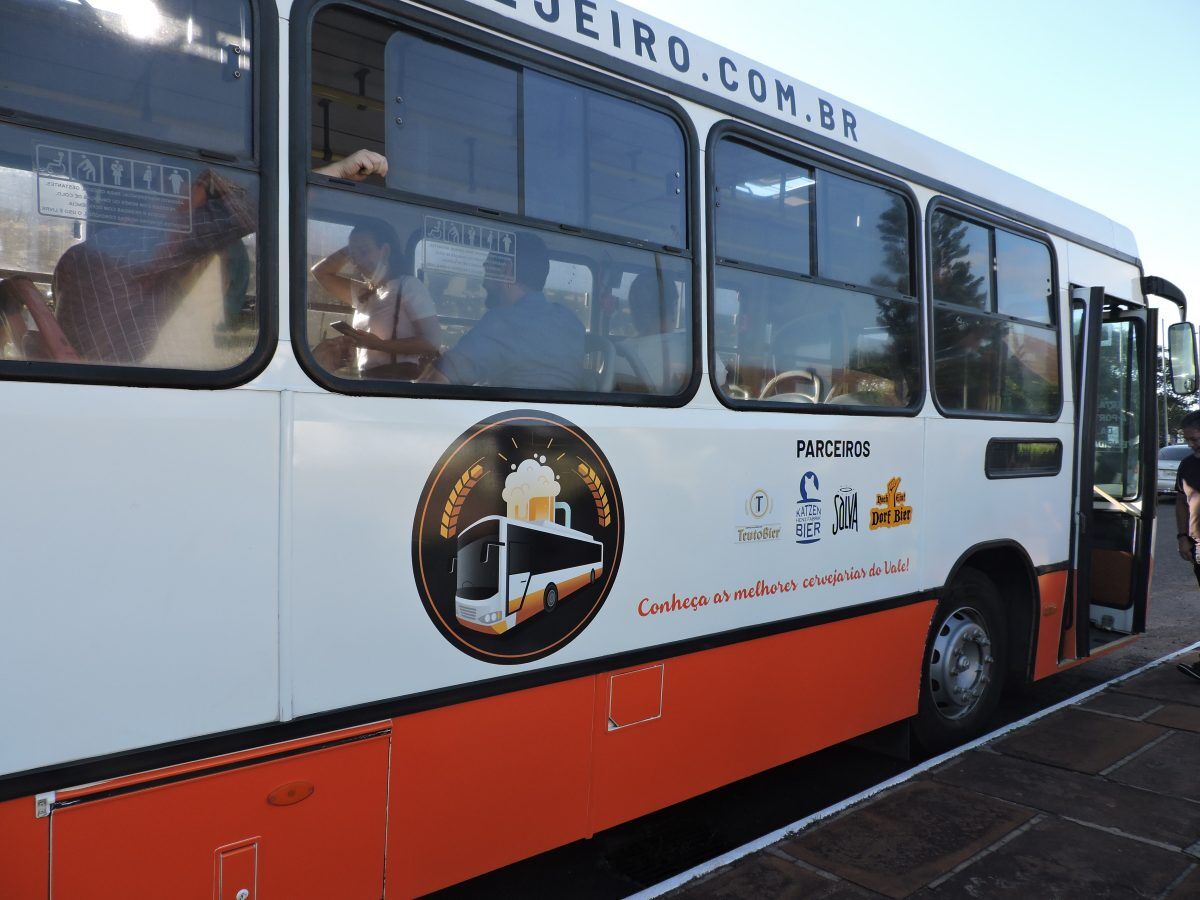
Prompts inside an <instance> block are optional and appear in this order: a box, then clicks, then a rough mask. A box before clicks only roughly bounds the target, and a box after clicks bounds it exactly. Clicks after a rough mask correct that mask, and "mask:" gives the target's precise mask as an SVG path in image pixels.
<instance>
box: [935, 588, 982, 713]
mask: <svg viewBox="0 0 1200 900" xmlns="http://www.w3.org/2000/svg"><path fill="white" fill-rule="evenodd" d="M994 664H995V658H994V657H993V656H992V639H991V637H990V636H989V635H988V632H987V625H986V624H985V622H984V619H983V617H982V616H981V615H980V614H979V612H978V610H974V609H971V608H970V607H966V606H964V607H961V608H959V609H956V610H955V611H954V612H952V613H950V615H948V616H947V617H946V618H945V620H944V621H943V622H942V625H941V627H940V628H939V629H938V633H937V635H936V636H935V637H934V639H933V647H932V648H931V649H930V653H929V689H930V693H931V694H932V695H933V702H934V705H935V706H936V707H937V710H938V712H940V713H941V714H942V715H943V716H945V717H946V718H947V719H961V718H963V717H964V716H967V715H970V714H971V712H972V711H973V710H974V709H975V708H976V707H977V706H978V705H979V702H980V701H981V700H982V699H983V695H984V694H985V693H986V692H987V686H988V685H989V684H990V683H991V681H992V667H993V665H994Z"/></svg>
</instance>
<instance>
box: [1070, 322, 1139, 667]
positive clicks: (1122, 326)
mask: <svg viewBox="0 0 1200 900" xmlns="http://www.w3.org/2000/svg"><path fill="white" fill-rule="evenodd" d="M1102 310H1103V311H1102V317H1101V320H1100V322H1099V329H1098V332H1093V334H1094V335H1095V338H1096V346H1095V355H1094V357H1091V358H1087V357H1085V361H1084V363H1083V370H1084V381H1083V389H1084V391H1085V392H1088V391H1090V392H1093V397H1092V398H1086V399H1085V401H1084V402H1082V403H1081V405H1080V416H1081V417H1082V416H1084V415H1086V414H1087V411H1088V406H1089V405H1090V404H1089V403H1088V402H1087V401H1089V400H1090V401H1091V402H1094V415H1093V416H1091V417H1090V431H1091V434H1090V435H1086V431H1087V430H1088V429H1085V430H1083V431H1081V440H1080V443H1079V448H1078V452H1079V453H1081V454H1082V453H1090V454H1091V455H1092V459H1091V467H1090V468H1091V472H1090V473H1088V472H1087V471H1086V470H1087V469H1088V468H1089V467H1087V466H1084V467H1081V469H1080V472H1081V475H1082V476H1083V477H1081V479H1080V498H1081V500H1082V501H1083V502H1082V503H1081V507H1082V508H1081V513H1082V515H1083V516H1084V517H1086V522H1084V523H1083V528H1084V531H1085V532H1086V534H1085V535H1084V537H1085V540H1084V541H1083V542H1082V543H1081V545H1080V551H1081V552H1080V556H1079V558H1080V559H1081V560H1082V561H1083V562H1084V563H1085V564H1086V565H1087V567H1088V572H1087V573H1086V577H1081V578H1080V579H1079V587H1080V596H1079V598H1078V599H1079V606H1080V609H1081V611H1082V607H1083V606H1084V604H1086V607H1087V621H1088V623H1089V629H1088V634H1086V635H1084V634H1082V633H1080V634H1078V635H1077V645H1078V646H1077V650H1078V653H1079V655H1087V654H1088V653H1090V652H1092V651H1094V650H1096V649H1098V648H1100V647H1102V646H1104V645H1105V644H1106V643H1109V642H1110V641H1113V640H1115V639H1117V638H1119V637H1121V636H1123V635H1128V634H1136V633H1139V632H1142V631H1144V630H1145V618H1146V601H1147V597H1148V593H1149V582H1150V551H1151V546H1150V544H1151V540H1152V532H1153V525H1154V502H1155V495H1154V491H1153V485H1152V484H1151V479H1152V478H1153V458H1152V457H1153V453H1154V451H1155V447H1154V441H1153V435H1154V433H1155V429H1154V422H1153V419H1152V418H1151V417H1152V416H1153V415H1154V410H1155V406H1154V394H1153V391H1154V380H1153V378H1151V377H1148V376H1147V373H1148V372H1149V368H1148V365H1149V361H1150V358H1151V357H1150V352H1149V349H1150V348H1149V347H1148V344H1147V341H1148V340H1149V337H1150V336H1152V335H1153V334H1154V333H1155V332H1154V328H1155V322H1154V318H1155V313H1154V311H1153V310H1148V309H1141V308H1137V309H1133V308H1129V307H1128V305H1127V304H1123V303H1120V302H1116V301H1113V300H1112V299H1111V298H1106V299H1105V302H1104V304H1103V307H1102ZM1086 339H1087V337H1086V330H1084V331H1083V334H1082V335H1081V340H1086ZM1085 353H1086V351H1085ZM1092 359H1094V365H1093V366H1092V367H1091V371H1090V372H1089V371H1088V368H1089V366H1088V363H1089V362H1091V361H1092ZM1089 437H1090V440H1088V439H1087V438H1089ZM1088 474H1090V478H1087V477H1086V476H1087V475H1088ZM1089 482H1090V483H1089ZM1089 494H1090V503H1089ZM1080 568H1082V565H1081V567H1080ZM1082 619H1083V617H1082V616H1080V620H1081V621H1082Z"/></svg>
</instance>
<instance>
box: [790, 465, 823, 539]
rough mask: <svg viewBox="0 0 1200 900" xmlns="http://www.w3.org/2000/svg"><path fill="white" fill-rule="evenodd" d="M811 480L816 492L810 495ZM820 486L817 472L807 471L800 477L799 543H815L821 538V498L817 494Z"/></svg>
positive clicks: (797, 517)
mask: <svg viewBox="0 0 1200 900" xmlns="http://www.w3.org/2000/svg"><path fill="white" fill-rule="evenodd" d="M810 482H811V483H812V490H813V494H814V495H813V496H811V497H810V496H809V495H808V485H809V483H810ZM820 488H821V482H820V479H818V478H817V473H816V472H805V473H804V477H803V478H801V479H800V499H799V500H797V501H796V543H797V544H815V543H816V542H817V541H819V540H820V539H821V498H820V497H817V496H816V495H815V494H816V491H818V490H820Z"/></svg>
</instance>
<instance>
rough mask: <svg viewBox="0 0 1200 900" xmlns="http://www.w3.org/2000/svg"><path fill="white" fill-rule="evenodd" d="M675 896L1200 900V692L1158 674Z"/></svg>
mask: <svg viewBox="0 0 1200 900" xmlns="http://www.w3.org/2000/svg"><path fill="white" fill-rule="evenodd" d="M1189 659H1190V655H1189ZM670 896H672V897H679V898H731V900H732V898H746V900H749V898H755V900H759V898H766V897H770V898H775V897H785V898H805V900H818V898H819V900H841V898H878V897H892V898H901V897H917V898H926V897H928V898H935V897H955V898H958V897H972V898H992V897H997V898H1000V897H1012V898H1020V900H1027V898H1038V900H1042V898H1087V900H1096V898H1104V897H1153V898H1171V900H1182V898H1200V682H1196V681H1192V680H1190V679H1187V678H1185V677H1184V676H1183V675H1181V674H1180V673H1179V672H1177V671H1176V670H1175V665H1174V662H1170V663H1167V664H1164V665H1161V666H1158V667H1156V668H1154V669H1151V670H1149V671H1147V672H1145V673H1143V674H1141V675H1139V676H1137V677H1135V678H1132V679H1129V680H1127V681H1124V682H1121V683H1119V684H1116V685H1114V686H1113V687H1110V688H1108V689H1106V690H1105V691H1103V692H1102V693H1100V694H1097V695H1095V696H1092V697H1090V698H1088V699H1087V700H1085V701H1083V702H1082V703H1079V704H1076V705H1073V706H1069V707H1065V708H1063V709H1061V710H1058V711H1056V712H1054V713H1052V714H1050V715H1048V716H1046V717H1044V718H1042V719H1039V720H1037V721H1035V722H1033V723H1032V724H1030V725H1027V726H1024V727H1023V728H1020V729H1018V730H1016V731H1012V732H1009V733H1007V734H1005V735H1003V736H1001V737H998V738H997V739H996V740H994V741H991V742H989V743H987V744H984V745H982V746H980V747H977V748H976V749H973V750H970V751H968V752H966V753H964V754H962V755H961V756H957V757H955V758H953V759H951V760H949V761H948V762H946V763H944V764H943V765H941V766H939V767H937V768H935V769H931V770H929V771H927V772H924V773H922V774H921V775H918V776H917V777H915V778H913V779H912V780H910V781H907V782H905V783H903V784H900V785H897V786H896V787H894V788H892V789H890V790H887V791H884V792H882V793H880V794H878V795H876V796H874V797H872V798H870V799H869V800H866V801H864V802H863V803H861V804H859V805H857V806H855V807H852V808H850V809H848V810H847V811H845V812H843V813H840V814H838V815H836V816H833V817H831V818H828V819H824V820H822V821H819V822H817V823H815V824H814V825H811V826H810V827H808V828H807V829H805V830H803V831H800V832H798V833H796V834H792V835H789V836H788V837H786V838H784V839H783V840H781V841H779V842H778V843H776V844H774V845H772V846H770V847H768V848H767V849H765V850H762V851H760V852H758V853H755V854H753V855H751V856H747V857H745V858H743V859H740V860H738V861H736V862H734V863H732V864H731V865H729V866H726V867H724V868H721V869H718V870H716V871H715V872H713V873H711V874H709V875H707V876H704V877H703V878H700V879H697V880H696V881H693V882H690V883H688V884H686V885H684V886H683V887H681V888H680V889H679V890H677V891H675V892H674V893H673V894H671V895H670Z"/></svg>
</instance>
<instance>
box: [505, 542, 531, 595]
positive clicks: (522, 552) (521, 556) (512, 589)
mask: <svg viewBox="0 0 1200 900" xmlns="http://www.w3.org/2000/svg"><path fill="white" fill-rule="evenodd" d="M507 549H508V613H509V615H511V614H513V613H515V612H516V611H517V610H519V609H520V608H521V607H522V606H523V605H524V604H525V595H526V594H527V593H528V592H529V579H530V578H532V577H533V573H532V566H531V565H530V562H529V555H530V554H529V550H530V547H529V534H528V532H527V531H526V530H525V529H523V528H519V527H516V526H513V525H509V526H508V541H507Z"/></svg>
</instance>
